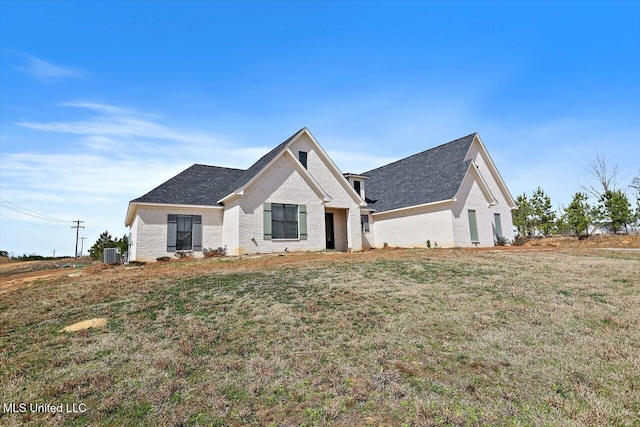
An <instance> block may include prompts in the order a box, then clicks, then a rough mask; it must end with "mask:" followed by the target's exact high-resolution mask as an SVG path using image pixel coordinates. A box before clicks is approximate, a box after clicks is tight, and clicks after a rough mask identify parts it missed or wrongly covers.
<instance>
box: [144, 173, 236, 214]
mask: <svg viewBox="0 0 640 427" xmlns="http://www.w3.org/2000/svg"><path fill="white" fill-rule="evenodd" d="M245 172H246V171H244V170H242V169H231V168H222V167H218V166H207V165H193V166H191V167H189V168H187V169H185V170H183V171H182V172H180V173H179V174H178V175H176V176H174V177H173V178H171V179H170V180H168V181H167V182H165V183H163V184H160V185H159V186H158V187H156V188H154V189H153V190H151V191H149V192H148V193H147V194H145V195H144V196H142V197H138V198H137V199H134V200H132V202H147V203H168V204H176V205H208V206H216V205H217V204H218V200H220V199H221V198H223V197H224V196H226V195H227V194H229V193H231V192H232V191H233V190H235V189H236V188H235V187H233V183H234V182H236V181H237V180H238V179H239V177H240V176H241V175H242V174H244V173H245Z"/></svg>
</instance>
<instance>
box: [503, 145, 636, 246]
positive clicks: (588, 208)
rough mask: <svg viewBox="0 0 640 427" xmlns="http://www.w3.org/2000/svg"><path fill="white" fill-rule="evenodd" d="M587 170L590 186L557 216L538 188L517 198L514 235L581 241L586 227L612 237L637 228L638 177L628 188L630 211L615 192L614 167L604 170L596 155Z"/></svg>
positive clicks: (618, 191) (625, 199) (620, 193)
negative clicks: (573, 237) (560, 236)
mask: <svg viewBox="0 0 640 427" xmlns="http://www.w3.org/2000/svg"><path fill="white" fill-rule="evenodd" d="M587 170H588V172H589V176H590V178H591V182H590V183H589V184H587V185H583V186H582V190H583V191H579V192H576V193H575V194H574V195H573V197H572V200H571V203H569V205H568V206H567V207H566V208H564V207H561V208H560V212H559V213H556V212H555V211H554V209H553V205H552V204H551V198H550V197H549V196H548V195H547V194H546V193H545V192H544V190H543V189H542V188H540V187H538V188H536V189H535V190H534V191H533V193H532V194H531V196H527V194H526V193H525V194H521V195H519V196H518V197H517V198H516V200H515V202H516V209H514V210H513V212H512V215H513V225H514V226H516V227H517V228H518V232H519V233H520V234H521V235H523V236H533V235H542V236H550V235H554V234H573V235H576V236H578V237H579V238H585V237H588V235H589V228H590V226H592V227H598V228H600V229H601V230H603V231H608V232H610V233H614V234H615V233H619V232H621V231H622V232H628V227H629V226H630V225H636V226H637V225H640V173H639V174H638V176H636V177H634V178H633V179H632V180H631V184H629V185H628V188H629V189H630V190H632V201H634V202H635V207H633V206H632V204H631V202H630V201H629V198H628V197H627V194H626V193H625V192H624V191H623V190H622V189H620V188H617V176H618V167H617V165H616V166H615V167H613V168H610V167H608V165H607V163H606V161H605V158H604V156H600V155H598V156H596V159H595V160H592V161H591V162H590V163H589V166H588V168H587ZM634 199H635V200H634ZM590 200H593V201H594V202H590Z"/></svg>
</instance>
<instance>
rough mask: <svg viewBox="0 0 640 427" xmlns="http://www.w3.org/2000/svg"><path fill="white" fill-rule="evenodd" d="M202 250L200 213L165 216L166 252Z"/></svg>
mask: <svg viewBox="0 0 640 427" xmlns="http://www.w3.org/2000/svg"><path fill="white" fill-rule="evenodd" d="M191 250H194V251H201V250H202V215H172V214H169V215H168V217H167V252H175V251H191Z"/></svg>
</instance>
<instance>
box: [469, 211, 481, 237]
mask: <svg viewBox="0 0 640 427" xmlns="http://www.w3.org/2000/svg"><path fill="white" fill-rule="evenodd" d="M467 213H468V215H469V231H470V232H471V243H478V242H480V240H479V239H478V220H477V218H476V211H474V210H472V209H469V211H468V212H467Z"/></svg>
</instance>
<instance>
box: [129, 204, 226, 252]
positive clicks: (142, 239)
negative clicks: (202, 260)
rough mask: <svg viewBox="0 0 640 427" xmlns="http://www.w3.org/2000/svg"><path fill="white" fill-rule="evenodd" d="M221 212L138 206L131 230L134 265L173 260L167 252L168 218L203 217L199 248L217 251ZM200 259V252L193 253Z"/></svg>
mask: <svg viewBox="0 0 640 427" xmlns="http://www.w3.org/2000/svg"><path fill="white" fill-rule="evenodd" d="M222 213H223V212H222V209H211V208H187V207H172V206H166V207H165V206H163V207H155V206H140V207H139V208H138V212H137V214H136V218H135V220H134V222H133V224H132V226H131V234H132V237H133V236H135V237H134V241H135V244H134V245H133V247H134V249H133V257H132V258H131V260H136V261H155V260H156V258H159V257H163V256H169V257H171V256H174V254H175V253H174V252H167V215H169V214H181V215H202V248H203V249H204V248H213V249H215V248H217V247H219V246H222V245H223V242H222ZM194 256H196V257H202V256H203V255H202V252H194Z"/></svg>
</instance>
